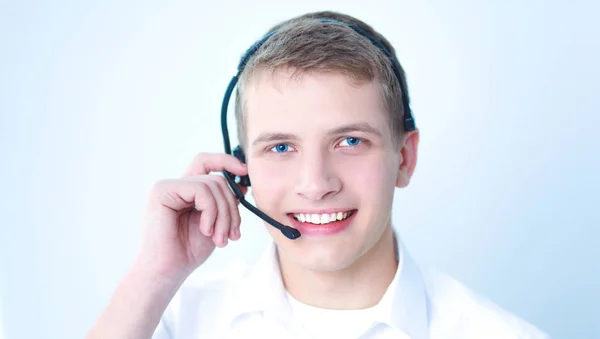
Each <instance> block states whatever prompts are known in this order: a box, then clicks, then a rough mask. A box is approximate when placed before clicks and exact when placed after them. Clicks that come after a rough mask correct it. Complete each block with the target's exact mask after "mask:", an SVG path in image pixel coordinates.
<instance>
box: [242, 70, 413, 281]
mask: <svg viewBox="0 0 600 339" xmlns="http://www.w3.org/2000/svg"><path fill="white" fill-rule="evenodd" d="M246 88H247V90H246V95H245V98H246V114H247V116H246V123H247V125H246V138H247V139H246V157H247V164H248V170H249V175H250V178H251V180H252V194H253V197H254V200H255V202H256V204H257V207H258V208H260V209H261V210H263V211H264V212H266V213H267V214H268V215H269V216H271V217H272V218H274V219H276V220H277V221H279V222H281V223H282V224H284V225H290V226H292V227H295V228H298V229H299V230H300V232H301V234H302V236H301V237H300V238H299V239H296V240H289V239H287V238H286V237H285V236H284V235H283V234H281V232H280V231H279V230H277V229H276V228H274V227H272V226H270V225H268V224H267V225H266V226H267V229H268V230H269V232H270V233H271V236H272V237H273V239H274V241H275V242H276V244H277V245H278V248H279V251H280V255H281V256H282V257H285V258H286V260H291V261H293V262H294V263H295V264H297V265H300V266H302V267H304V268H307V269H311V270H329V271H331V270H339V269H343V268H346V267H348V266H350V265H352V263H354V262H355V261H356V260H357V259H358V258H360V257H361V256H362V255H364V254H365V253H367V252H369V251H370V250H372V249H373V247H374V246H376V244H377V243H378V240H379V239H380V238H381V235H382V234H383V233H384V231H385V230H386V228H387V227H390V217H391V207H392V200H393V195H394V189H395V186H404V185H405V184H407V180H408V178H409V177H410V174H412V166H411V164H410V163H406V162H405V161H403V158H406V157H407V156H408V157H409V158H410V157H413V158H414V156H413V153H414V152H412V153H411V151H410V149H409V148H410V147H409V148H407V147H406V145H405V144H406V138H404V139H403V140H402V144H401V145H398V144H396V143H395V142H396V141H395V138H393V137H392V135H391V129H390V126H389V118H388V115H387V112H386V111H385V109H384V107H383V105H382V103H381V96H380V93H379V91H378V89H377V85H376V84H375V83H362V84H355V83H352V82H350V81H349V79H348V78H347V77H346V76H344V75H341V74H335V73H319V74H304V75H302V76H300V77H299V78H291V77H290V73H288V72H287V71H283V70H282V71H277V72H275V73H274V74H271V73H268V74H266V73H264V74H257V75H256V76H255V77H254V78H253V79H252V81H250V82H249V83H248V84H247V87H246ZM413 139H415V140H414V143H413V144H414V145H412V146H414V147H413V148H415V147H416V137H415V138H413ZM407 150H408V151H407ZM413 151H414V149H413Z"/></svg>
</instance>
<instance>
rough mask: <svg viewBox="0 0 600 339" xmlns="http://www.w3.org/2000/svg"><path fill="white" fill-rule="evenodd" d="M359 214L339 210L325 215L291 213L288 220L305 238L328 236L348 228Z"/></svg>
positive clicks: (326, 212)
mask: <svg viewBox="0 0 600 339" xmlns="http://www.w3.org/2000/svg"><path fill="white" fill-rule="evenodd" d="M357 212H358V210H344V211H342V210H339V211H325V212H324V213H290V214H288V218H289V219H290V222H291V226H292V227H294V228H297V229H298V230H299V231H300V233H301V234H302V235H303V236H304V235H309V236H327V235H334V234H337V233H340V232H342V231H343V230H345V229H346V228H348V226H349V225H350V223H351V222H352V220H354V218H355V217H356V214H357ZM338 216H339V218H338ZM303 218H304V221H302V219H303ZM313 220H314V222H313Z"/></svg>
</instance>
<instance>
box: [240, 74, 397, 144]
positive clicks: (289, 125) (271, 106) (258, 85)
mask: <svg viewBox="0 0 600 339" xmlns="http://www.w3.org/2000/svg"><path fill="white" fill-rule="evenodd" d="M245 92H246V93H245V114H246V117H245V121H246V137H247V139H248V140H249V141H250V142H252V140H253V138H255V137H256V136H257V135H259V134H261V133H264V132H286V133H294V134H296V135H300V136H302V135H306V136H309V135H310V136H315V135H316V134H318V133H319V132H323V131H325V130H330V129H333V128H336V127H337V126H340V125H346V124H353V123H367V124H369V125H371V126H372V127H375V128H377V129H378V130H380V132H381V134H383V135H384V134H389V131H388V130H389V119H388V115H387V113H386V110H385V108H384V105H383V100H382V96H381V93H380V90H379V86H378V84H377V83H376V82H375V81H368V82H367V81H363V82H356V81H352V80H351V79H350V78H349V77H348V76H346V75H344V74H340V73H336V72H319V73H318V72H310V73H303V74H300V75H294V74H293V73H292V71H290V70H277V71H275V72H268V71H262V72H257V74H255V75H254V76H253V77H252V79H251V80H249V82H248V83H247V85H246V91H245Z"/></svg>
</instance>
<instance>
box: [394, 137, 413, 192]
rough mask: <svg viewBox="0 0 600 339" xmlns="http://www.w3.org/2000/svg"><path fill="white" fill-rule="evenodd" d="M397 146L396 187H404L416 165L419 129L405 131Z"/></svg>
mask: <svg viewBox="0 0 600 339" xmlns="http://www.w3.org/2000/svg"><path fill="white" fill-rule="evenodd" d="M398 146H399V147H400V167H399V168H398V176H397V177H396V187H398V188H404V187H406V186H408V184H409V183H410V178H411V177H412V174H413V172H414V171H415V167H416V166H417V149H418V147H419V130H418V129H416V130H414V131H410V132H405V133H404V136H403V137H402V140H400V145H398Z"/></svg>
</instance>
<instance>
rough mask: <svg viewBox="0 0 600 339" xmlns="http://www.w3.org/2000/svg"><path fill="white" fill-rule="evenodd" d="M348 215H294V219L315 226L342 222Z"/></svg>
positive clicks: (339, 213)
mask: <svg viewBox="0 0 600 339" xmlns="http://www.w3.org/2000/svg"><path fill="white" fill-rule="evenodd" d="M349 215H350V213H349V212H337V213H335V212H334V213H327V214H294V218H296V220H298V221H300V222H308V223H312V224H316V225H321V224H328V223H331V222H335V221H338V220H344V219H346V218H347V217H348V216H349Z"/></svg>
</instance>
